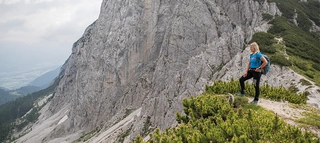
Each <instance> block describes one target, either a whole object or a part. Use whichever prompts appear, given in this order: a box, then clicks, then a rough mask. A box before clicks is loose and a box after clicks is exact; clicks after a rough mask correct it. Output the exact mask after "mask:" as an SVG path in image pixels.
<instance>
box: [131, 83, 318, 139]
mask: <svg viewBox="0 0 320 143" xmlns="http://www.w3.org/2000/svg"><path fill="white" fill-rule="evenodd" d="M236 83H237V84H236ZM237 85H238V82H235V81H234V80H232V81H231V82H228V83H227V82H223V81H217V82H215V84H214V86H207V92H205V93H203V94H201V95H199V96H197V97H191V98H190V99H184V100H183V102H182V104H183V107H184V108H183V110H184V114H179V113H177V118H176V120H177V122H178V123H179V125H178V126H177V127H174V128H171V129H167V130H166V131H164V132H161V131H160V129H156V130H155V131H154V133H153V134H150V139H149V140H148V143H210V142H213V143H226V142H243V143H247V142H248V143H250V142H261V143H262V142H263V143H264V142H282V143H292V142H310V143H313V142H314V143H317V142H318V143H319V142H320V139H319V138H318V137H317V136H316V135H314V134H312V133H310V132H308V131H301V130H300V129H299V128H297V127H294V126H292V125H289V124H287V123H286V122H284V121H283V120H282V119H281V118H279V117H278V116H277V115H276V114H274V113H273V112H271V111H268V110H265V109H263V108H260V107H259V106H256V105H253V104H248V103H246V104H244V105H242V106H243V107H242V106H240V108H235V107H236V106H234V104H230V103H229V102H228V100H227V96H225V95H224V93H230V92H232V91H233V92H236V91H238V89H237ZM264 90H265V91H262V92H267V94H265V95H266V97H267V96H268V97H272V98H275V99H277V100H279V99H289V100H290V102H299V103H300V102H301V103H303V101H304V95H299V94H294V93H291V92H289V91H286V90H285V89H284V88H282V87H280V88H272V87H269V86H266V87H264ZM216 92H219V93H216ZM274 93H278V94H285V95H283V96H289V98H284V97H283V96H275V95H274ZM239 99H243V98H235V102H234V103H236V102H237V100H239ZM135 143H144V141H143V138H142V137H141V136H139V137H137V139H136V140H135Z"/></svg>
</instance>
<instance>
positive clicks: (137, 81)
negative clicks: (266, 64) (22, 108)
mask: <svg viewBox="0 0 320 143" xmlns="http://www.w3.org/2000/svg"><path fill="white" fill-rule="evenodd" d="M263 13H268V14H270V15H281V13H280V12H279V10H278V9H277V7H276V5H275V4H274V3H271V4H270V3H266V2H258V1H253V0H200V1H194V0H153V1H151V0H130V1H129V0H121V1H120V0H118V1H117V0H104V1H103V2H102V4H101V12H100V15H99V18H98V19H97V20H96V21H95V22H94V23H92V24H91V25H90V26H89V27H88V28H87V29H86V30H85V32H84V34H83V36H82V37H81V38H80V39H79V40H78V41H77V42H75V43H74V45H73V48H72V54H71V55H70V57H69V59H68V60H67V62H66V63H65V64H64V66H63V68H62V71H61V73H60V83H59V85H58V86H57V88H56V90H55V93H54V97H53V99H52V101H51V104H50V106H49V109H48V112H50V114H52V115H54V114H56V113H58V112H59V111H61V110H62V109H64V110H66V109H65V108H66V107H68V110H66V111H65V114H66V115H67V116H62V117H68V118H64V120H63V122H61V123H59V126H57V127H56V128H55V129H54V130H53V131H52V132H51V134H50V135H48V136H47V137H46V138H45V140H51V139H54V138H59V137H63V136H67V135H68V134H72V133H76V132H78V131H83V132H90V131H92V130H99V131H101V132H102V131H104V130H107V129H109V128H110V127H112V126H113V125H115V124H116V123H118V122H119V121H121V120H122V119H124V118H125V117H126V116H127V115H128V114H130V113H131V112H132V111H135V110H137V109H140V108H141V110H139V116H136V117H135V118H134V119H133V120H132V121H130V122H129V123H128V125H127V126H128V127H129V128H127V129H128V130H130V135H129V136H128V137H127V138H129V139H127V141H128V140H132V139H134V138H135V136H136V135H138V134H140V135H146V133H148V132H149V131H151V130H153V129H154V128H156V127H158V128H160V129H165V128H168V127H171V126H173V125H175V124H176V121H175V116H176V112H182V104H181V102H182V100H183V98H186V97H190V96H196V95H199V94H200V93H201V92H203V91H204V87H205V85H206V84H211V83H212V82H213V81H214V80H218V79H223V78H224V77H223V76H218V74H219V73H218V71H220V70H221V68H222V67H223V66H224V65H225V64H226V63H228V62H230V61H231V60H232V59H233V58H234V57H235V56H237V55H238V54H239V53H241V52H242V51H243V50H244V49H245V47H248V41H250V39H251V37H252V35H253V34H254V33H255V32H258V31H266V30H267V29H268V28H269V26H270V25H268V24H267V22H268V21H264V20H263V18H262V14H263ZM246 65H247V62H246V61H244V63H242V62H239V63H238V65H237V66H236V67H235V68H233V67H230V68H229V70H234V71H235V72H238V73H240V71H241V70H243V69H244V68H245V67H246ZM238 73H237V75H239V74H238ZM240 75H241V74H240ZM240 75H239V76H240ZM123 132H124V131H123Z"/></svg>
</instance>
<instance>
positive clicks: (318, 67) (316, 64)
mask: <svg viewBox="0 0 320 143" xmlns="http://www.w3.org/2000/svg"><path fill="white" fill-rule="evenodd" d="M312 67H313V68H314V69H316V70H317V71H320V64H318V63H312Z"/></svg>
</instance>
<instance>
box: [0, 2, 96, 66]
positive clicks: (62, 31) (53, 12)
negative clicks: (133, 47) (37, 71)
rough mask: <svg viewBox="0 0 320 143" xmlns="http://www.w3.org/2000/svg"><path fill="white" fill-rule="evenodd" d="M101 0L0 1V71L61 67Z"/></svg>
mask: <svg viewBox="0 0 320 143" xmlns="http://www.w3.org/2000/svg"><path fill="white" fill-rule="evenodd" d="M101 2H102V0H90V1H89V0H54V1H53V0H0V13H1V18H0V72H1V71H2V70H6V71H10V70H9V69H11V68H12V70H15V69H16V68H17V67H20V66H26V67H28V68H29V67H30V68H33V67H34V66H39V65H40V64H42V63H48V64H49V63H51V64H57V65H58V64H60V65H61V64H63V63H64V61H65V60H67V58H68V56H69V55H70V53H71V49H72V44H73V43H74V42H75V41H76V40H77V39H79V38H80V36H82V34H83V32H84V30H85V28H86V27H87V26H89V25H90V24H91V23H92V22H94V21H95V20H96V19H97V18H98V16H99V12H100V5H101Z"/></svg>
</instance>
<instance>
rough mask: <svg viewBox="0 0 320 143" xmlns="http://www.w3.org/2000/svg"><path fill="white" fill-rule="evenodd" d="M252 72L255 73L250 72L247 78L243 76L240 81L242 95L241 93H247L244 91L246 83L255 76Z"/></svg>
mask: <svg viewBox="0 0 320 143" xmlns="http://www.w3.org/2000/svg"><path fill="white" fill-rule="evenodd" d="M252 72H253V71H248V74H247V76H246V77H243V76H241V78H240V79H239V82H240V87H241V90H240V93H241V94H245V93H244V90H245V84H244V82H245V81H246V80H248V79H250V78H252V76H253V75H252Z"/></svg>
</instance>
